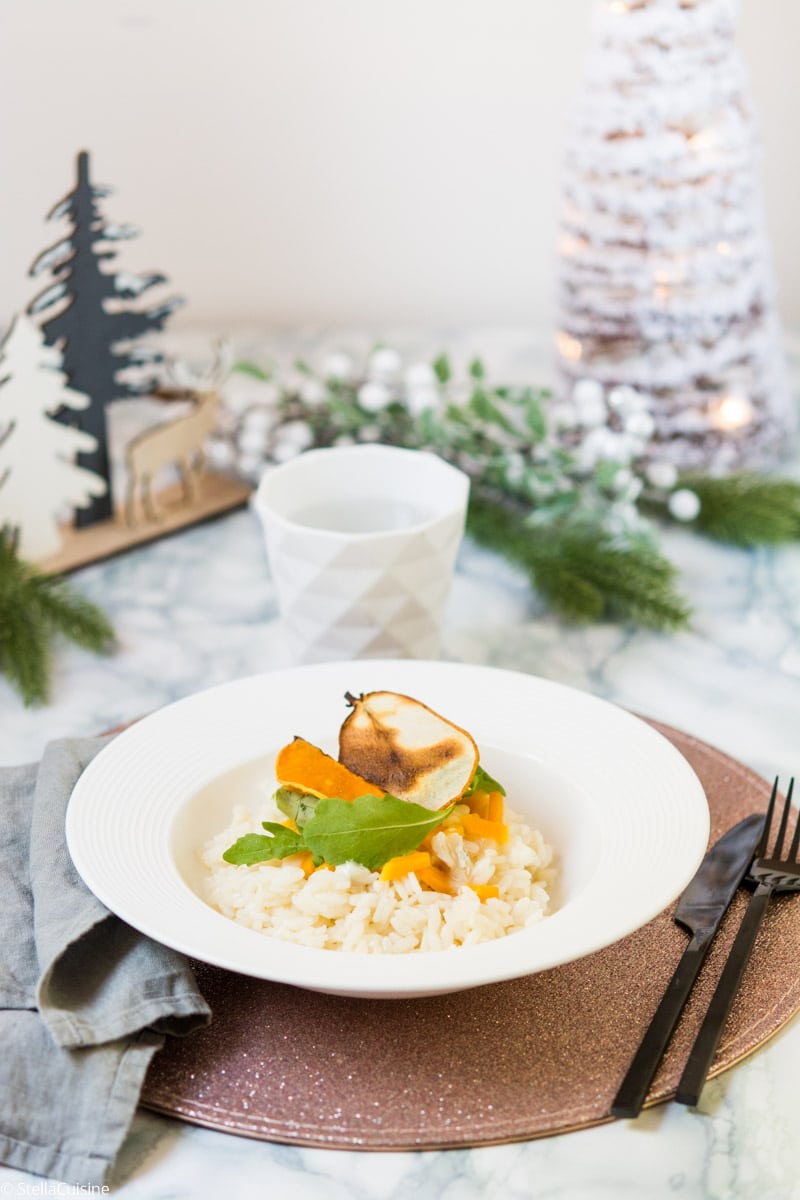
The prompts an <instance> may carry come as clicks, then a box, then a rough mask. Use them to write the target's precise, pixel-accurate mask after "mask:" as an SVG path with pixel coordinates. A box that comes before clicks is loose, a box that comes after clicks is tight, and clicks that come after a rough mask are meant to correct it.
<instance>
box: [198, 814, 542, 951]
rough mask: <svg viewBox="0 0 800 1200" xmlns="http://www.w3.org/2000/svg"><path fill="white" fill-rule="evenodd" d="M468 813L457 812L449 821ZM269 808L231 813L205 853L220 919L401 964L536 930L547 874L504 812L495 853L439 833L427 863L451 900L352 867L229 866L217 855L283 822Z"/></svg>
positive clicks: (528, 836)
mask: <svg viewBox="0 0 800 1200" xmlns="http://www.w3.org/2000/svg"><path fill="white" fill-rule="evenodd" d="M459 810H460V811H461V812H466V811H467V810H466V808H465V807H463V806H459V807H457V808H456V810H455V811H454V813H453V816H452V817H451V818H450V820H451V821H453V820H455V819H457V816H458V814H459ZM284 819H285V817H284V814H283V813H281V812H279V811H278V809H277V808H276V807H274V806H273V805H272V803H270V806H269V811H267V812H264V813H261V814H260V815H258V816H256V815H254V814H253V813H251V812H249V811H248V810H247V809H246V808H244V807H242V806H237V808H235V809H234V814H233V821H232V822H231V824H230V825H229V826H228V828H227V829H225V830H223V831H222V832H221V833H220V834H218V835H217V836H216V837H214V838H212V839H211V840H210V841H209V842H208V843H207V845H206V846H205V848H204V850H203V855H202V858H203V862H204V864H205V865H206V867H207V868H208V876H207V879H206V887H205V897H206V899H207V901H208V903H209V904H211V905H212V907H214V908H216V909H217V910H218V911H219V912H221V913H222V914H223V915H224V916H226V917H230V918H231V920H233V921H238V922H239V924H240V925H246V926H247V927H248V928H250V929H255V930H258V931H259V932H260V933H265V934H268V935H269V936H271V937H276V938H282V939H283V940H284V941H288V942H297V943H299V944H300V945H303V946H313V947H315V948H317V949H322V950H350V951H358V952H361V953H383V954H402V953H406V952H407V951H409V950H446V949H448V948H450V947H454V946H470V945H475V944H477V943H478V942H488V941H492V940H493V939H494V938H498V937H503V936H504V935H505V934H508V933H516V932H517V931H518V930H520V929H525V928H527V927H528V926H529V925H533V924H535V923H536V922H537V921H541V919H542V917H543V916H545V915H546V912H547V906H548V902H549V896H548V886H549V884H550V882H551V881H552V878H553V876H554V874H555V872H554V869H553V868H552V867H551V866H550V864H551V862H552V857H553V855H552V850H551V848H550V847H549V846H548V845H546V844H545V841H544V839H543V837H542V835H541V834H540V833H539V832H537V831H536V830H535V829H531V828H530V827H529V826H528V825H526V824H525V822H524V821H523V820H522V818H521V817H520V816H518V815H517V814H516V813H513V812H511V811H509V810H508V808H506V812H505V817H504V820H505V823H506V824H507V825H508V826H509V838H508V841H507V842H506V843H505V844H503V845H498V844H497V843H496V842H494V841H490V840H489V839H487V838H476V839H472V840H470V839H467V838H465V837H464V836H462V835H461V834H460V833H458V832H453V831H451V832H449V833H445V832H443V831H439V832H437V833H436V834H435V835H434V837H433V839H432V849H433V853H434V855H435V856H436V857H435V858H434V859H433V861H434V863H435V864H436V865H438V866H443V867H445V868H447V869H448V872H449V874H450V877H451V880H452V881H453V882H454V883H455V884H457V885H459V886H458V892H457V894H456V895H453V896H450V895H445V894H444V893H441V892H434V891H427V890H426V889H424V888H423V887H422V885H421V884H420V883H419V881H418V880H417V877H416V876H415V875H413V874H410V875H406V876H405V877H404V878H403V879H400V880H397V881H395V882H392V883H386V882H383V881H382V880H381V879H380V877H379V872H377V871H370V870H368V869H367V868H366V867H362V866H360V865H359V864H358V863H344V864H343V865H342V866H338V867H336V868H335V870H329V869H325V868H322V869H320V870H317V871H314V872H312V874H311V875H309V876H308V878H306V876H305V874H304V872H303V869H302V867H301V866H300V865H299V856H297V855H295V856H293V857H291V858H285V859H283V860H282V861H281V862H267V863H258V864H257V865H255V866H234V865H233V864H231V863H226V862H225V861H224V860H223V858H222V855H223V853H224V851H225V850H227V849H228V847H229V846H231V845H232V844H233V843H234V842H235V841H236V840H237V838H240V837H242V836H243V835H244V834H246V833H261V832H262V829H261V821H262V820H273V821H282V820H284ZM468 884H495V885H496V886H497V888H498V889H499V897H496V898H491V899H487V900H483V901H482V900H480V899H479V897H478V895H477V894H476V893H475V892H474V891H472V890H471V888H470V887H468V886H467V885H468Z"/></svg>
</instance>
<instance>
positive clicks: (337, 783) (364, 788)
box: [275, 737, 384, 800]
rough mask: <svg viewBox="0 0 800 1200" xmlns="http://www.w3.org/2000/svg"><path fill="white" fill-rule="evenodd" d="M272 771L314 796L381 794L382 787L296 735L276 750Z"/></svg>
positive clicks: (348, 797) (280, 779)
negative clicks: (273, 769)
mask: <svg viewBox="0 0 800 1200" xmlns="http://www.w3.org/2000/svg"><path fill="white" fill-rule="evenodd" d="M275 774H276V776H277V777H278V782H279V783H281V784H283V786H284V787H288V788H295V789H296V790H297V791H301V792H310V793H311V794H312V795H314V796H339V797H340V798H341V799H342V800H356V799H357V798H358V797H359V796H366V795H371V796H383V795H384V789H383V788H382V787H378V785H377V784H374V783H370V782H369V781H368V780H366V779H362V778H361V776H360V775H356V774H355V772H354V771H350V770H348V768H347V767H345V766H344V765H343V764H342V763H340V762H337V761H336V759H335V758H331V756H330V755H329V754H326V753H325V751H324V750H320V749H319V747H317V746H313V745H312V744H311V742H307V741H306V740H305V738H301V737H296V738H295V739H294V741H291V742H289V744H288V746H284V747H283V749H282V750H281V751H280V753H279V754H278V758H277V760H276V762H275Z"/></svg>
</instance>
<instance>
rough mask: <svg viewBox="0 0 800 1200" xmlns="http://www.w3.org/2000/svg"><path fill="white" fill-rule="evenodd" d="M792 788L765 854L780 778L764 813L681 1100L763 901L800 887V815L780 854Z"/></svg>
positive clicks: (698, 1078) (726, 1000) (704, 1059)
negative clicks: (740, 911)
mask: <svg viewBox="0 0 800 1200" xmlns="http://www.w3.org/2000/svg"><path fill="white" fill-rule="evenodd" d="M793 791H794V779H792V780H791V781H790V783H789V788H788V791H787V793H786V800H785V802H784V805H783V811H782V813H781V817H780V823H779V825H778V832H777V834H776V835H775V844H774V846H773V848H772V852H771V853H769V854H768V849H769V842H770V832H771V826H772V823H773V818H774V815H775V800H776V798H777V795H778V780H777V778H776V779H775V783H774V784H773V786H772V794H771V796H770V798H769V806H768V808H767V812H766V816H765V817H764V831H763V833H762V834H761V840H760V841H759V844H758V846H757V848H756V852H755V855H754V857H753V861H752V863H751V864H750V869H749V870H748V872H747V879H748V881H749V882H750V883H753V884H755V885H756V890H755V891H754V892H753V895H752V896H751V897H750V902H749V904H748V906H747V911H746V912H745V915H744V918H743V919H742V923H741V925H740V926H739V931H738V933H737V934H736V940H735V941H734V943H733V945H732V947H731V950H730V954H729V955H728V960H727V962H726V963H725V967H724V970H723V972H722V975H721V976H720V980H719V983H718V984H717V987H716V990H715V992H714V995H713V996H712V998H711V1003H710V1005H709V1006H708V1012H707V1013H706V1015H705V1017H704V1018H703V1024H702V1025H701V1026H700V1032H699V1033H698V1035H697V1040H696V1041H695V1043H694V1046H693V1047H692V1052H691V1054H690V1055H689V1059H688V1061H687V1063H686V1067H685V1068H684V1072H683V1075H682V1076H681V1080H680V1083H679V1084H678V1091H677V1093H676V1095H675V1099H676V1100H677V1101H678V1103H679V1104H697V1101H698V1098H699V1096H700V1092H701V1091H702V1088H703V1084H704V1083H705V1080H706V1076H707V1075H708V1071H709V1067H710V1066H711V1062H712V1060H713V1058H714V1054H715V1052H716V1049H717V1046H718V1044H719V1039H720V1036H721V1034H722V1030H723V1028H724V1026H725V1021H726V1019H727V1016H728V1013H729V1012H730V1009H731V1005H732V1004H733V1001H734V998H735V996H736V993H737V991H738V989H739V984H740V982H741V979H742V976H743V974H744V970H745V967H746V966H747V963H748V960H749V958H750V954H751V951H752V949H753V944H754V942H755V940H756V935H757V934H758V930H759V928H760V926H761V922H762V921H763V919H764V913H765V912H766V910H767V905H768V904H769V902H770V900H771V899H772V897H773V895H774V894H775V893H776V892H796V891H798V890H800V862H798V850H799V849H800V818H798V821H797V825H796V827H795V831H794V837H793V838H792V842H791V845H790V846H789V848H788V850H787V851H786V854H785V855H784V853H783V843H784V841H785V839H786V830H787V827H788V824H789V813H790V811H791V806H792V792H793Z"/></svg>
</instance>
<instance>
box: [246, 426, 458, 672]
mask: <svg viewBox="0 0 800 1200" xmlns="http://www.w3.org/2000/svg"><path fill="white" fill-rule="evenodd" d="M468 498H469V479H468V477H467V476H466V475H465V474H464V473H463V471H459V470H458V469H457V468H456V467H451V466H450V465H449V464H448V463H446V462H444V460H443V459H441V458H438V457H437V456H436V455H435V454H429V453H428V452H427V451H421V450H400V449H398V448H396V447H394V446H382V445H374V444H372V445H366V446H346V447H344V446H343V447H334V448H332V449H329V450H307V451H306V452H305V453H303V454H299V455H298V456H297V457H296V458H293V459H291V460H290V461H289V462H287V463H283V464H281V465H280V466H277V467H270V468H267V470H266V472H265V473H264V475H263V477H262V479H261V482H260V484H259V487H258V491H257V493H256V496H255V499H254V507H255V510H256V512H257V513H258V515H259V517H260V519H261V523H262V526H263V529H264V538H265V541H266V545H267V557H268V559H269V564H270V570H271V572H272V578H273V581H274V583H275V588H276V591H277V593H278V606H279V608H280V612H281V616H282V618H283V622H284V626H285V629H286V634H287V640H288V642H289V647H288V648H289V650H290V653H291V655H292V658H293V660H294V661H295V662H324V661H332V660H337V659H351V658H435V657H436V655H437V654H438V651H439V637H440V626H441V620H442V615H443V613H444V608H445V604H446V602H447V596H448V592H449V590H450V583H451V580H452V576H453V568H454V566H455V559H456V554H457V552H458V547H459V544H460V542H461V539H462V537H463V534H464V522H465V520H466V512H467V501H468Z"/></svg>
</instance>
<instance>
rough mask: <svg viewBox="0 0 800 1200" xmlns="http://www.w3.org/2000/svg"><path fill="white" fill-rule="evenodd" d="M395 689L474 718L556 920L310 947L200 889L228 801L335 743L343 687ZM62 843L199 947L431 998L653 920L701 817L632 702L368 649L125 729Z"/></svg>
mask: <svg viewBox="0 0 800 1200" xmlns="http://www.w3.org/2000/svg"><path fill="white" fill-rule="evenodd" d="M380 690H386V691H397V692H403V693H405V694H406V695H410V696H413V697H415V698H416V699H418V700H421V701H423V703H425V704H427V705H428V706H429V707H431V708H434V709H436V710H437V711H439V712H440V713H442V714H443V715H444V716H445V717H447V718H448V719H449V720H451V721H453V722H454V723H455V724H457V725H461V726H462V727H463V728H465V729H468V730H469V731H470V732H471V733H472V734H473V736H474V737H475V739H476V741H477V743H478V746H479V748H480V751H481V762H482V763H483V764H484V766H485V767H486V769H487V770H488V771H489V772H490V773H491V774H493V775H495V776H496V777H497V778H499V779H500V780H502V782H503V783H504V784H505V786H506V789H507V793H508V797H507V798H508V803H509V805H510V807H511V808H513V809H515V810H516V811H518V812H521V813H523V814H524V815H525V816H526V817H527V819H528V820H529V822H530V823H531V824H532V825H533V826H534V827H535V828H537V829H540V830H541V831H542V832H543V834H544V836H545V839H546V840H547V841H548V842H550V844H551V845H552V846H553V847H554V848H555V851H556V866H557V868H558V872H559V879H558V884H557V886H556V887H555V888H554V889H553V892H554V894H553V903H552V906H551V915H549V916H547V917H546V918H545V919H544V920H543V921H542V922H541V923H539V924H538V925H535V926H533V927H532V928H530V929H527V930H524V931H522V932H519V933H514V934H510V935H508V936H506V937H503V938H499V939H498V940H496V941H493V942H487V943H484V944H482V945H478V946H468V947H465V946H461V947H458V948H453V949H449V950H444V951H429V952H420V951H416V952H411V953H406V954H397V955H392V954H355V953H349V952H344V951H338V950H315V949H310V948H308V947H305V946H297V945H293V944H291V943H286V942H282V941H280V940H278V939H273V938H271V937H269V936H268V935H266V934H263V933H257V932H255V931H254V930H250V929H246V928H244V927H243V926H241V925H238V924H237V923H235V922H234V921H231V920H229V919H228V918H227V917H223V916H222V915H221V914H220V913H217V912H216V911H214V910H213V909H212V908H211V907H210V906H209V905H208V904H206V903H205V901H204V900H203V899H201V895H200V886H201V879H202V876H203V872H204V868H203V866H202V864H201V863H200V861H199V851H200V849H201V848H202V846H203V844H204V843H205V842H206V840H207V839H208V838H209V837H210V836H212V835H213V834H215V833H218V832H219V831H220V830H221V829H224V828H225V827H226V826H227V825H228V824H229V823H230V819H231V812H232V809H233V806H234V805H235V804H237V803H243V802H244V803H247V802H256V803H257V802H258V800H259V799H263V798H265V797H266V796H268V795H270V794H271V792H272V791H273V790H274V787H275V776H274V769H273V764H274V758H275V754H276V753H277V751H278V750H279V749H280V747H281V746H282V745H284V744H285V743H286V742H288V741H290V740H291V738H292V737H293V736H294V735H295V734H301V735H302V736H303V737H305V738H307V739H308V740H309V741H311V742H314V743H316V744H317V745H319V746H321V747H322V748H323V749H325V750H327V751H328V752H329V753H333V754H334V755H335V754H336V752H337V738H338V731H339V726H340V724H341V722H342V721H343V720H344V718H345V716H346V715H347V712H348V709H347V706H346V704H345V701H344V694H345V692H347V691H350V692H353V693H356V694H357V693H360V692H369V691H380ZM66 831H67V845H68V847H69V851H70V854H71V855H72V858H73V860H74V862H75V866H76V867H77V869H78V871H79V872H80V874H81V876H82V877H83V879H84V881H85V882H86V884H87V886H88V887H89V888H91V890H92V891H93V892H94V893H95V895H97V896H98V897H99V898H100V900H102V901H103V903H104V904H105V905H106V906H107V907H108V908H110V909H111V910H112V912H115V913H117V915H118V916H120V917H122V919H123V920H125V921H127V922H128V923H129V924H130V925H133V926H134V927H135V928H137V929H139V930H141V931H142V932H143V933H145V934H147V935H149V936H150V937H152V938H154V939H156V940H157V941H159V942H163V943H164V944H165V945H167V946H172V947H173V948H175V949H177V950H182V951H183V952H184V953H186V954H188V955H191V956H192V957H193V958H196V959H200V960H203V961H205V962H208V963H213V964H215V965H217V966H220V967H225V968H227V969H228V970H231V971H238V972H240V973H241V974H244V975H253V976H256V977H258V978H261V979H271V980H276V981H280V982H282V983H289V984H295V985H298V986H300V987H306V988H312V989H314V990H316V991H321V992H329V993H332V994H337V995H347V996H363V997H398V996H424V995H435V994H437V993H442V992H455V991H459V990H461V989H463V988H469V987H476V986H478V985H481V984H486V983H492V982H496V981H498V980H502V979H513V978H516V977H518V976H521V975H528V974H531V973H532V972H535V971H543V970H546V969H547V968H550V967H555V966H558V965H559V964H561V963H565V962H570V961H572V960H574V959H577V958H581V957H582V956H583V955H586V954H591V953H593V952H594V951H596V950H599V949H601V948H602V947H603V946H607V945H609V944H610V943H611V942H615V941H618V940H619V939H620V938H623V937H625V936H626V935H627V934H629V933H631V932H633V930H635V929H638V928H640V927H641V926H642V925H644V924H646V922H648V921H649V920H651V918H653V917H654V916H655V915H656V914H657V913H659V912H660V911H661V910H662V909H663V908H665V907H666V906H667V905H668V904H669V903H671V901H672V900H674V899H675V897H676V896H677V895H678V894H679V892H680V891H681V890H682V889H683V887H684V886H685V885H686V883H688V881H689V879H690V878H691V877H692V875H693V874H694V871H695V869H696V868H697V866H698V864H699V862H700V860H701V858H702V856H703V853H704V851H705V848H706V844H707V840H708V833H709V813H708V805H707V803H706V798H705V795H704V793H703V788H702V786H701V784H700V781H699V780H698V778H697V776H696V775H695V773H694V771H693V770H692V769H691V767H690V766H689V764H688V763H687V762H686V760H685V758H683V756H682V755H681V754H680V753H679V752H678V751H677V750H676V749H675V748H674V747H673V746H672V745H671V743H670V742H668V741H667V740H666V739H665V738H663V737H662V736H661V735H660V734H658V733H656V732H655V730H653V729H651V727H650V726H649V725H647V724H645V722H643V721H640V720H639V719H638V718H636V717H634V716H632V715H631V714H630V713H627V712H625V711H624V710H622V709H620V708H617V707H616V706H614V705H612V704H609V703H607V702H606V701H603V700H598V699H597V698H596V697H594V696H590V695H588V694H586V693H584V692H579V691H576V690H574V689H573V688H568V687H564V686H562V685H561V684H557V683H551V682H549V681H548V680H544V679H539V678H536V677H535V676H531V675H522V674H517V673H516V672H512V671H502V670H497V669H495V668H491V667H473V666H468V665H464V664H460V663H439V662H419V661H410V660H403V661H385V662H384V661H375V660H372V661H370V660H365V661H359V662H349V663H326V664H324V665H320V666H308V667H298V668H296V669H293V670H286V671H275V672H272V673H271V674H267V675H257V676H253V677H251V678H247V679H242V680H238V681H237V682H235V683H229V684H224V685H222V686H220V687H215V688H212V689H210V690H209V691H205V692H200V693H198V694H197V695H194V696H190V697H188V698H187V699H185V700H180V701H178V702H177V703H175V704H171V705H169V706H168V707H167V708H164V709H161V710H160V711H158V712H156V713H153V714H152V716H149V717H146V718H144V720H142V721H140V722H138V723H137V724H136V725H133V726H132V727H131V728H130V729H128V730H126V731H125V732H124V733H122V734H120V735H119V736H118V737H117V738H115V739H114V741H112V742H110V743H109V745H108V746H106V747H105V749H103V750H102V751H101V752H100V754H98V755H97V757H96V758H95V759H94V760H93V761H92V762H91V763H90V764H89V766H88V767H87V769H86V770H85V771H84V773H83V775H82V776H81V778H80V780H79V781H78V784H77V786H76V788H75V791H74V793H73V795H72V798H71V800H70V804H69V809H68V811H67V823H66Z"/></svg>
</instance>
